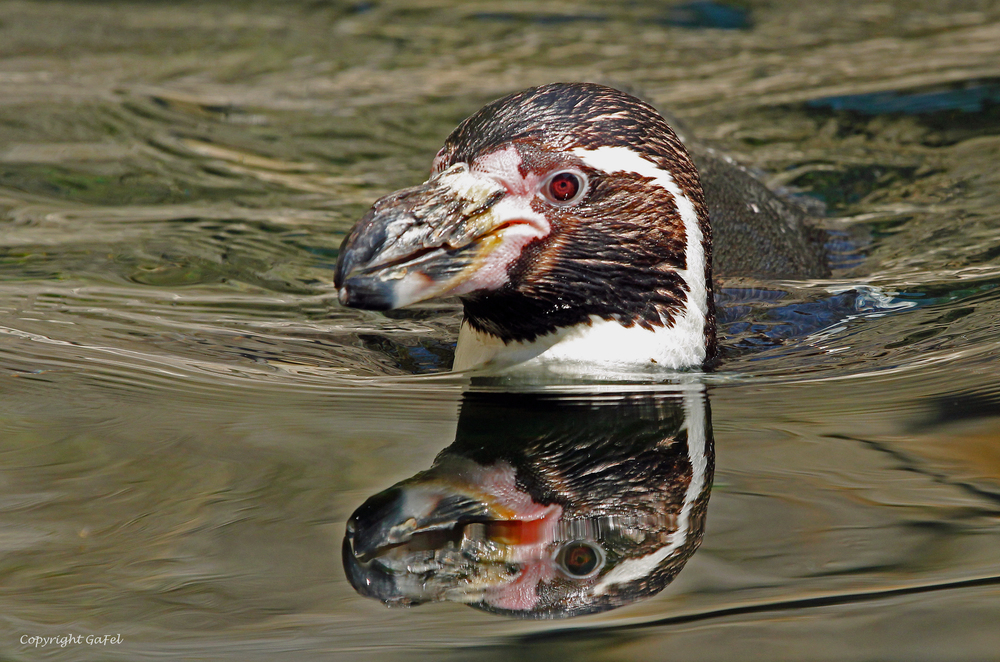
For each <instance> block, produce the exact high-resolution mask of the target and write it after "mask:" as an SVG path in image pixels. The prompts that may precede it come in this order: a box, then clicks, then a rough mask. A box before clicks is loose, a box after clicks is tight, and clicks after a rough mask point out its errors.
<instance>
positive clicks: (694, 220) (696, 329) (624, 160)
mask: <svg viewBox="0 0 1000 662" xmlns="http://www.w3.org/2000/svg"><path fill="white" fill-rule="evenodd" d="M573 154H574V155H576V156H577V157H578V158H579V159H580V160H581V161H583V162H584V163H585V164H586V165H588V166H590V167H591V168H594V169H596V170H601V171H604V172H606V173H608V174H612V173H616V172H631V173H635V174H637V175H639V176H641V177H647V178H649V179H652V180H653V183H655V184H656V185H657V186H660V187H662V188H664V189H665V190H667V191H668V192H669V193H670V194H671V195H672V196H673V197H674V204H675V205H676V206H677V212H678V213H679V214H680V216H681V221H683V223H684V237H685V239H686V245H685V249H684V262H685V267H686V268H685V269H678V270H677V273H678V274H679V275H680V276H681V277H682V278H683V279H684V283H685V284H686V285H687V290H688V292H687V305H685V307H684V314H683V315H681V316H679V317H678V318H675V319H674V325H673V327H674V328H675V329H677V331H678V334H677V335H678V337H677V342H678V343H680V344H683V345H688V344H690V345H692V349H695V350H696V354H697V355H698V356H700V357H701V359H700V360H704V359H705V355H706V349H705V320H706V318H707V316H708V288H707V284H706V282H705V260H706V257H705V245H704V243H703V241H704V235H703V234H702V231H701V224H700V223H699V221H698V213H697V212H696V211H695V208H694V203H693V202H692V201H691V199H690V198H688V197H687V196H686V195H684V192H683V191H681V189H680V187H679V186H677V182H676V181H674V177H673V175H671V174H670V173H669V172H668V171H666V170H663V169H662V168H660V167H659V166H657V165H656V164H655V163H653V162H652V161H650V160H649V159H647V158H646V157H644V156H642V155H641V154H638V153H636V152H634V151H632V150H631V149H629V148H628V147H598V148H597V149H586V148H583V147H578V148H576V149H574V150H573Z"/></svg>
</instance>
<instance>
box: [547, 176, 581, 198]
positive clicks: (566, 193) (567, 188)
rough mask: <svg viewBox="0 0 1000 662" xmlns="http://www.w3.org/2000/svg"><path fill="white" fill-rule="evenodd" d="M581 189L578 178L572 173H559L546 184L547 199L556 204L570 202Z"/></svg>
mask: <svg viewBox="0 0 1000 662" xmlns="http://www.w3.org/2000/svg"><path fill="white" fill-rule="evenodd" d="M582 188H583V181H581V179H580V176H579V175H577V174H575V173H572V172H560V173H559V174H557V175H555V176H554V177H552V179H550V180H549V183H548V194H549V197H550V198H551V199H552V200H554V201H556V202H566V201H567V200H572V199H573V198H575V197H576V196H577V194H578V193H579V192H580V189H582Z"/></svg>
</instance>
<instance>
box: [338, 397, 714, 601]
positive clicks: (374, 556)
mask: <svg viewBox="0 0 1000 662" xmlns="http://www.w3.org/2000/svg"><path fill="white" fill-rule="evenodd" d="M713 467H714V451H713V441H712V432H711V420H710V417H709V414H708V403H707V400H706V398H705V395H704V393H703V390H702V387H700V386H695V385H692V386H689V387H683V388H682V390H681V391H679V392H678V391H673V392H670V393H664V392H647V393H627V394H625V393H619V394H614V395H586V396H582V397H572V398H567V397H558V396H552V395H544V394H511V393H483V392H480V393H469V394H466V396H465V400H464V403H463V406H462V412H461V417H460V419H459V425H458V432H457V434H456V440H455V443H453V444H452V445H451V446H449V447H448V448H447V449H445V450H444V451H442V452H441V453H440V455H438V457H437V459H436V460H435V461H434V464H433V466H432V467H431V468H430V469H429V470H427V471H424V472H421V473H419V474H417V475H416V476H414V477H412V478H410V479H407V480H405V481H403V482H401V483H399V484H397V485H395V486H394V487H392V488H390V489H388V490H386V491H385V492H382V493H380V494H377V495H375V496H373V497H371V498H370V499H368V501H366V502H365V503H364V504H363V505H362V506H361V507H360V508H358V510H357V511H356V512H355V513H354V515H352V516H351V519H350V521H349V522H348V524H347V535H346V537H345V539H344V567H345V569H346V572H347V576H348V578H349V580H350V581H351V584H352V585H353V586H354V587H355V589H356V590H357V591H358V592H359V593H361V594H363V595H367V596H370V597H373V598H377V599H379V600H382V601H383V602H385V603H387V604H389V605H413V604H419V603H422V602H428V601H440V600H451V601H456V602H464V603H468V604H471V605H473V606H475V607H478V608H481V609H485V610H487V611H492V612H497V613H503V614H507V615H513V616H523V617H535V618H551V617H558V616H575V615H581V614H588V613H595V612H599V611H605V610H608V609H614V608H616V607H619V606H622V605H624V604H628V603H630V602H633V601H635V600H637V599H639V598H642V597H645V596H649V595H653V594H655V593H657V592H659V591H660V590H662V589H663V588H664V587H665V586H666V585H667V584H668V583H669V582H670V581H671V580H672V579H673V578H674V576H676V574H677V573H678V572H679V571H680V569H681V568H682V567H683V566H684V563H685V562H686V561H687V559H688V558H689V557H690V556H691V554H693V553H694V551H695V549H697V547H698V545H699V543H700V542H701V538H702V533H703V531H704V526H705V512H706V508H707V504H708V496H709V491H710V489H711V484H712V472H713Z"/></svg>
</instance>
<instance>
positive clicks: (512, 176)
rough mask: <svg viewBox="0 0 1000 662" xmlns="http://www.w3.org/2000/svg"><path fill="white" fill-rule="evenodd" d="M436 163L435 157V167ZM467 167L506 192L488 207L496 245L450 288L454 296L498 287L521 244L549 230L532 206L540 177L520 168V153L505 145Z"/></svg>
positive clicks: (540, 181)
mask: <svg viewBox="0 0 1000 662" xmlns="http://www.w3.org/2000/svg"><path fill="white" fill-rule="evenodd" d="M438 158H441V157H440V156H439V157H438ZM438 165H439V163H438V159H435V168H437V167H438ZM470 170H471V171H472V172H473V173H476V174H479V175H485V176H487V177H490V178H491V179H493V180H494V181H496V182H497V183H499V184H501V185H502V186H503V187H504V188H505V189H506V190H507V195H506V196H505V197H504V198H503V199H502V200H501V201H500V202H498V203H497V204H496V205H495V206H494V207H493V209H492V210H491V211H492V213H493V214H494V216H495V217H496V218H497V219H498V220H499V221H500V227H501V228H502V229H501V230H499V231H498V237H499V238H498V241H499V242H500V245H499V246H496V247H495V248H493V249H492V250H490V251H489V253H488V254H487V255H486V256H485V259H484V260H483V262H482V263H481V264H480V265H479V267H478V268H477V269H476V271H475V273H473V274H472V275H471V277H469V278H468V279H467V280H465V281H464V282H462V283H460V284H458V285H457V286H456V287H455V289H454V290H452V292H451V293H452V294H456V295H461V294H469V293H471V292H477V291H482V290H495V289H499V288H500V287H502V286H503V285H504V284H505V283H506V282H507V280H508V276H507V270H508V269H509V268H510V266H511V265H512V264H513V263H514V262H515V261H516V260H517V259H518V258H519V257H520V256H521V253H522V251H523V250H524V248H525V246H527V245H528V244H530V243H531V242H533V241H537V240H540V239H544V238H545V237H547V236H548V235H549V233H550V232H551V231H552V226H551V225H550V224H549V222H548V220H547V219H546V218H545V215H544V214H542V213H540V212H538V211H536V210H535V209H533V208H532V203H533V202H534V200H535V199H536V198H537V197H538V195H539V190H540V188H541V186H542V183H543V181H544V176H543V175H539V174H536V173H534V172H532V171H530V170H528V171H524V170H523V169H522V160H521V154H520V153H519V152H518V150H517V148H516V147H514V146H513V145H508V146H507V147H504V148H502V149H498V150H496V151H494V152H491V153H489V154H486V155H484V156H481V157H479V158H478V159H476V160H475V161H474V162H473V163H472V164H471V167H470Z"/></svg>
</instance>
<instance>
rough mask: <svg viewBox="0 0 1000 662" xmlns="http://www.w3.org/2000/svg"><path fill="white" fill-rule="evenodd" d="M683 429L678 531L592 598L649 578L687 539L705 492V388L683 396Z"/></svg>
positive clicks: (610, 577) (622, 567)
mask: <svg viewBox="0 0 1000 662" xmlns="http://www.w3.org/2000/svg"><path fill="white" fill-rule="evenodd" d="M684 419H685V421H684V427H685V428H686V429H687V450H688V461H689V462H690V463H691V482H690V483H688V488H687V492H685V493H684V502H683V503H682V504H681V511H680V513H678V515H677V529H675V530H674V531H673V533H670V534H669V535H668V536H667V540H666V544H665V545H664V546H663V547H661V548H660V549H658V550H656V551H655V552H653V553H651V554H647V555H646V556H643V557H641V558H638V559H629V560H627V561H624V562H622V563H621V564H619V565H618V566H617V567H615V568H613V569H612V570H611V571H609V572H608V574H606V575H605V576H604V577H602V578H601V581H599V582H598V583H597V584H596V585H595V586H594V595H601V594H603V593H606V592H607V591H608V590H609V589H610V588H611V587H612V586H615V585H617V584H626V583H628V582H632V581H635V580H637V579H642V578H644V577H648V576H649V575H650V574H651V573H652V572H653V571H654V570H656V568H658V567H659V565H660V564H661V563H662V562H663V561H665V560H666V559H667V557H669V556H670V555H671V554H673V553H674V552H675V551H677V550H678V549H680V548H681V547H682V546H683V545H684V543H685V542H686V541H687V539H688V534H689V529H690V524H691V523H690V519H691V509H692V508H694V504H695V502H696V501H697V500H698V497H699V496H701V493H702V491H703V490H704V489H705V487H706V485H705V476H706V474H707V473H708V457H707V454H706V439H705V393H704V387H701V388H699V389H697V390H688V391H686V392H685V393H684Z"/></svg>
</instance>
